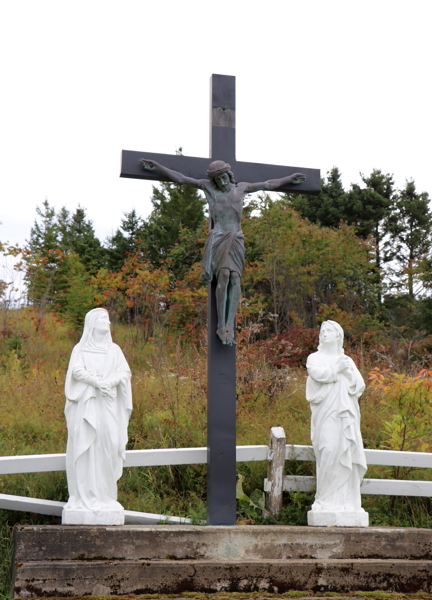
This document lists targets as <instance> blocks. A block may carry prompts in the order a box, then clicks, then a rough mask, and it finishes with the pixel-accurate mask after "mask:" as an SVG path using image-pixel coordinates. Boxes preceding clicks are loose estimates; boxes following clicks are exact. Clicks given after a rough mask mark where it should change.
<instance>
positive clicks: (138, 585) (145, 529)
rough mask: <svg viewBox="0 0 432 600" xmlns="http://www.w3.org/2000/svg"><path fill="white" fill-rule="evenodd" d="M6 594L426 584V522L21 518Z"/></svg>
mask: <svg viewBox="0 0 432 600" xmlns="http://www.w3.org/2000/svg"><path fill="white" fill-rule="evenodd" d="M14 552H15V555H14V574H13V582H14V596H16V597H41V596H57V597H61V596H78V595H91V594H93V595H94V594H113V595H116V594H117V595H119V594H139V593H149V594H177V593H182V592H191V593H197V594H199V593H210V592H219V591H223V592H225V591H226V592H256V593H259V592H272V593H276V594H277V593H279V594H281V593H284V592H287V591H290V590H300V591H309V590H311V591H312V592H316V593H318V592H339V593H349V592H353V591H355V590H363V591H377V590H385V591H394V592H403V593H410V592H412V593H414V592H429V593H431V592H432V530H429V529H403V528H390V527H381V528H369V529H365V528H349V527H343V528H337V527H329V528H320V529H315V528H310V527H282V526H237V527H199V526H186V525H183V526H170V525H166V526H151V525H147V526H143V525H124V526H112V527H111V526H66V525H27V526H21V525H20V526H17V527H16V528H15V531H14Z"/></svg>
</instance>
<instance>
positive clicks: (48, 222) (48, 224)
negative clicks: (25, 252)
mask: <svg viewBox="0 0 432 600" xmlns="http://www.w3.org/2000/svg"><path fill="white" fill-rule="evenodd" d="M36 214H37V215H38V217H39V219H37V218H36V219H35V221H34V224H33V227H32V228H31V230H30V240H28V241H27V248H28V249H29V250H31V251H32V252H42V251H43V252H46V251H48V250H56V248H59V246H60V243H59V241H60V240H59V228H58V224H57V222H56V212H55V208H54V207H53V206H50V205H49V202H48V200H47V199H45V200H44V202H43V204H42V208H39V206H37V207H36Z"/></svg>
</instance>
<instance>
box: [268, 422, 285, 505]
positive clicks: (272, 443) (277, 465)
mask: <svg viewBox="0 0 432 600" xmlns="http://www.w3.org/2000/svg"><path fill="white" fill-rule="evenodd" d="M285 443H286V437H285V431H284V428H283V427H272V428H271V431H270V439H269V455H268V461H269V462H268V470H267V479H266V480H265V481H264V491H265V492H266V508H267V510H268V512H269V513H270V515H271V516H272V517H277V516H279V514H280V511H281V509H282V494H283V483H284V482H283V479H284V466H285Z"/></svg>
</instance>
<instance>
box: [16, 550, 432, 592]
mask: <svg viewBox="0 0 432 600" xmlns="http://www.w3.org/2000/svg"><path fill="white" fill-rule="evenodd" d="M290 590H311V591H312V592H342V593H344V592H349V591H353V590H362V591H376V590H387V591H395V592H402V593H410V592H411V593H413V592H432V562H428V561H408V560H406V561H400V560H398V561H385V560H357V561H353V560H308V559H305V560H294V561H293V560H289V561H283V560H279V561H278V560H267V561H265V562H262V561H254V562H252V561H229V562H216V561H205V560H202V561H197V560H193V561H190V560H186V561H87V562H82V561H78V562H77V561H61V562H49V563H48V562H34V563H23V564H21V565H20V566H19V567H18V568H17V571H16V580H15V588H14V595H15V596H21V597H30V598H37V597H41V596H69V595H89V594H91V595H95V594H117V595H118V594H177V593H182V592H201V593H212V592H271V593H274V594H283V593H284V592H288V591H290Z"/></svg>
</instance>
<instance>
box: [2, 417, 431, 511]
mask: <svg viewBox="0 0 432 600" xmlns="http://www.w3.org/2000/svg"><path fill="white" fill-rule="evenodd" d="M279 430H281V431H279ZM272 432H273V433H276V434H277V436H276V437H275V439H276V438H277V439H279V440H281V439H284V435H285V434H284V432H283V429H282V428H280V427H274V428H272ZM282 434H283V435H282ZM271 444H272V442H271ZM272 447H273V446H272V445H270V448H269V446H237V453H236V457H237V462H251V461H265V460H267V461H268V463H269V471H268V473H269V475H268V478H267V479H266V480H265V481H264V490H265V491H266V492H267V494H269V495H270V496H271V495H272V494H271V492H272V486H273V482H272V480H271V477H273V478H275V477H277V479H278V481H277V483H276V484H275V486H273V500H272V501H274V502H275V506H280V505H281V498H279V501H277V502H276V498H275V493H274V492H275V489H277V494H278V495H279V496H281V494H282V491H295V490H298V491H310V490H313V489H314V488H315V478H314V477H306V476H304V477H300V476H285V477H283V466H284V462H285V461H286V460H302V461H315V455H314V451H313V448H312V446H300V445H291V444H286V445H285V452H282V454H281V453H280V452H279V453H276V452H275V450H272ZM282 448H283V447H282ZM365 454H366V461H367V463H368V465H383V466H391V467H417V468H423V469H425V468H429V469H431V468H432V453H430V452H398V451H393V450H368V449H366V450H365ZM276 460H277V461H278V465H276V462H275V461H276ZM206 463H207V448H206V447H200V448H160V449H152V450H127V451H126V461H125V467H157V466H163V465H192V464H206ZM65 469H66V454H29V455H20V456H2V457H0V475H8V474H15V473H41V472H47V471H64V470H65ZM361 493H362V494H384V495H394V496H432V481H415V480H391V479H365V480H364V481H363V484H362V487H361ZM62 507H63V504H62V503H61V502H53V501H51V500H40V499H38V498H25V497H22V496H11V495H8V494H0V508H5V509H10V510H23V511H30V512H36V513H41V514H52V515H58V514H60V513H61V510H62ZM275 510H278V509H277V508H275ZM161 520H166V521H169V522H174V523H177V522H183V523H187V522H190V521H189V520H188V519H181V518H180V517H168V516H166V515H152V514H150V513H138V512H135V511H126V521H127V522H129V523H157V522H159V521H161Z"/></svg>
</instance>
